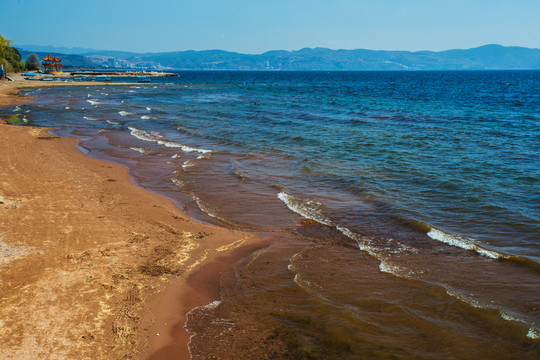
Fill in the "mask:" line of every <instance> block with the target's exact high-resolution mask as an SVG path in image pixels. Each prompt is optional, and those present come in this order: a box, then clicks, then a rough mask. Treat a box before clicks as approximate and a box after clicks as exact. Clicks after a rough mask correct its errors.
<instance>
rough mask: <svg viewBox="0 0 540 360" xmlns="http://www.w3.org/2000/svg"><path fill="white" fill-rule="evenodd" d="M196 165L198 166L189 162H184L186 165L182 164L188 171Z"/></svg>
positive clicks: (193, 162)
mask: <svg viewBox="0 0 540 360" xmlns="http://www.w3.org/2000/svg"><path fill="white" fill-rule="evenodd" d="M195 165H196V163H195V161H193V160H187V161H184V163H183V164H182V169H184V170H186V169H189V168H190V167H194V166H195Z"/></svg>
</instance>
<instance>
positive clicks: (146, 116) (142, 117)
mask: <svg viewBox="0 0 540 360" xmlns="http://www.w3.org/2000/svg"><path fill="white" fill-rule="evenodd" d="M151 118H152V117H151V116H148V115H143V116H141V119H143V120H150V119H151Z"/></svg>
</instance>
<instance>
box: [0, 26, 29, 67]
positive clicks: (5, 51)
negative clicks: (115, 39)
mask: <svg viewBox="0 0 540 360" xmlns="http://www.w3.org/2000/svg"><path fill="white" fill-rule="evenodd" d="M11 44H12V41H11V40H9V39H6V38H4V37H3V36H2V35H0V64H2V65H4V70H5V71H6V72H19V71H21V70H23V69H24V64H23V63H22V62H21V54H20V53H19V50H17V49H15V48H14V47H12V46H11Z"/></svg>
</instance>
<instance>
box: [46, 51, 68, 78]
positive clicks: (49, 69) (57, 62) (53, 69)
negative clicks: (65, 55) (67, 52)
mask: <svg viewBox="0 0 540 360" xmlns="http://www.w3.org/2000/svg"><path fill="white" fill-rule="evenodd" d="M42 60H43V67H44V68H45V73H46V74H58V73H61V72H62V66H64V64H62V60H61V59H59V58H57V57H56V55H54V57H52V56H51V55H50V54H49V55H47V56H46V57H44V58H43V59H42Z"/></svg>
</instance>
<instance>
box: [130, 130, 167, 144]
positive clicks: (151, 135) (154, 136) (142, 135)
mask: <svg viewBox="0 0 540 360" xmlns="http://www.w3.org/2000/svg"><path fill="white" fill-rule="evenodd" d="M128 129H129V130H131V135H133V136H135V137H136V138H137V139H139V140H144V141H151V142H158V141H159V139H161V138H163V135H161V134H160V133H158V132H157V131H144V130H139V129H136V128H134V127H131V126H128Z"/></svg>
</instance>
